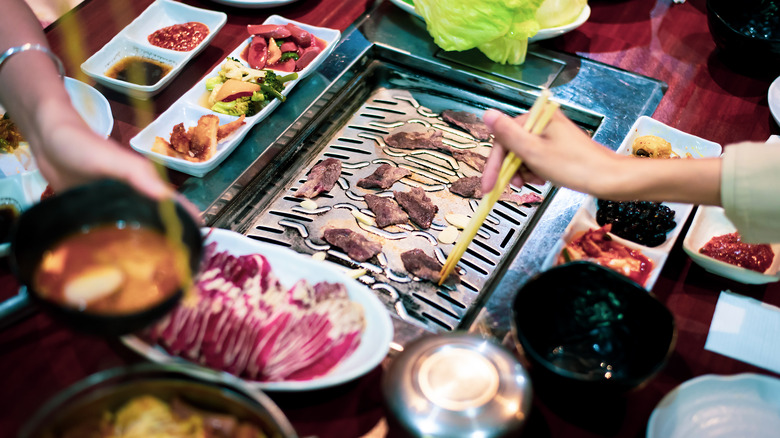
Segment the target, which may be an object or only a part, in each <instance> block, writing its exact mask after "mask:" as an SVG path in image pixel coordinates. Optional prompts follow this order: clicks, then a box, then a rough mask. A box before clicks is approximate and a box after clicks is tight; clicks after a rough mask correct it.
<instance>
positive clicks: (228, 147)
mask: <svg viewBox="0 0 780 438" xmlns="http://www.w3.org/2000/svg"><path fill="white" fill-rule="evenodd" d="M286 23H293V24H295V25H296V26H298V27H300V28H302V29H304V30H306V31H307V32H310V33H311V34H312V35H314V36H316V37H317V38H320V39H321V40H323V41H325V42H326V43H327V46H326V47H325V50H323V51H322V53H320V54H319V55H318V56H317V57H316V58H314V61H312V63H311V64H309V65H308V66H306V68H304V69H303V70H301V71H299V72H298V79H295V80H292V81H290V82H287V85H286V86H285V88H284V91H282V94H283V95H284V96H287V95H289V94H290V91H292V89H293V88H294V87H295V85H296V84H297V83H298V82H299V81H300V80H302V79H303V78H305V77H306V76H308V75H309V74H310V73H311V72H313V71H314V70H316V69H317V67H319V65H320V64H322V61H324V60H325V58H327V57H328V55H330V53H331V52H332V51H333V48H334V47H335V46H336V44H338V42H339V39H341V32H339V31H338V30H335V29H329V28H326V27H316V26H311V25H308V24H304V23H301V22H298V21H295V20H289V19H287V18H284V17H281V16H279V15H272V16H270V17H268V18H267V19H266V20H265V21H264V22H263V24H286ZM250 41H251V38H247V39H246V40H245V41H244V42H242V43H241V44H239V45H238V46H237V47H236V48H235V49H234V50H233V51H232V52H231V53H230V54H228V55H227V56H226V57H233V58H236V59H240V58H241V52H243V51H244V49H245V48H246V46H247V45H248V44H249V42H250ZM223 63H224V59H223V60H222V61H220V62H219V64H217V66H216V67H214V69H212V70H211V71H210V72H209V73H208V74H206V75H205V76H204V77H203V78H201V80H200V81H198V83H197V84H195V85H194V86H193V87H192V88H190V90H189V91H187V92H186V93H184V95H182V97H180V98H179V99H178V100H177V101H176V102H174V103H173V104H172V105H171V106H170V107H169V108H168V109H167V110H165V112H164V113H162V114H160V116H159V117H158V118H157V119H155V120H154V121H153V122H152V123H151V124H149V126H147V127H146V128H144V129H142V130H141V132H139V133H138V135H136V136H135V137H133V138H132V139H130V146H131V147H132V148H133V149H135V150H136V151H138V152H140V153H142V154H144V155H146V156H147V157H149V158H150V159H151V160H154V161H156V162H158V163H161V164H163V165H164V166H166V167H169V168H171V169H174V170H178V171H179V172H183V173H186V174H189V175H192V176H197V177H201V176H204V175H205V174H207V173H209V172H210V171H212V170H214V168H216V167H217V166H218V165H219V164H220V163H221V162H222V161H224V160H225V158H227V157H228V155H230V153H231V152H233V150H234V149H235V148H236V147H237V146H238V144H239V143H241V140H243V139H244V137H245V136H246V134H247V133H248V132H249V130H250V129H252V127H253V126H255V125H256V124H258V123H260V121H261V120H263V119H264V118H265V117H266V116H268V114H270V113H271V112H272V111H273V110H274V109H275V108H276V107H277V106H279V104H281V102H280V101H279V100H278V99H274V100H273V101H272V102H270V103H269V104H268V105H266V106H265V108H263V109H262V110H261V111H260V112H259V113H257V114H255V115H254V116H252V117H247V118H246V123H245V124H244V125H243V126H241V127H240V128H238V129H237V130H236V131H235V132H234V133H232V134H231V135H230V136H229V137H227V138H226V139H224V140H223V141H221V142H220V143H219V144H218V145H217V151H216V153H215V154H214V156H212V157H211V158H209V159H208V160H206V161H202V162H196V163H193V162H191V161H187V160H184V159H182V158H178V157H171V156H169V155H163V154H159V153H157V152H153V151H152V145H153V144H154V138H155V137H162V138H164V139H166V140H168V139H170V137H171V131H172V130H173V126H174V125H176V124H178V123H182V122H183V123H184V127H185V128H189V127H191V126H195V125H197V124H198V119H199V118H200V116H203V115H205V114H215V115H216V116H217V117H219V119H220V124H224V123H227V122H230V121H233V120H235V119H236V117H235V116H228V115H224V114H218V113H215V112H213V111H211V110H209V109H208V108H205V107H204V106H202V105H200V103H199V102H200V100H201V99H202V98H203V97H204V95H205V94H206V93H207V91H206V80H207V79H208V78H211V77H213V76H216V75H217V74H218V72H219V71H220V70H221V69H222V64H223ZM244 64H245V65H246V63H245V62H244ZM281 74H287V73H286V72H284V73H281Z"/></svg>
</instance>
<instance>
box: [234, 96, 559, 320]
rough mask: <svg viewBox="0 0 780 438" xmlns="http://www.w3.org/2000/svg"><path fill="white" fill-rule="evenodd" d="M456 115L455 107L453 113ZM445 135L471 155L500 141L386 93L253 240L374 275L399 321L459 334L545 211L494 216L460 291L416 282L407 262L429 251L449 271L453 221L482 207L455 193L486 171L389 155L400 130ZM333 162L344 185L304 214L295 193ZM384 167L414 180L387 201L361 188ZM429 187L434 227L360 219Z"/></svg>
mask: <svg viewBox="0 0 780 438" xmlns="http://www.w3.org/2000/svg"><path fill="white" fill-rule="evenodd" d="M445 109H446V108H445ZM429 129H436V130H440V131H442V133H443V137H444V143H445V144H446V145H448V146H451V147H454V148H461V149H473V150H474V151H477V152H479V153H482V154H484V155H487V154H488V153H489V149H490V147H491V143H490V142H480V141H477V140H475V139H474V138H473V137H472V136H470V135H469V134H468V133H466V132H464V131H462V130H460V129H458V128H453V127H452V126H450V125H449V124H447V123H446V122H444V121H443V120H442V119H441V117H440V116H439V114H437V113H434V112H432V111H431V110H429V109H428V108H426V107H424V106H421V105H420V104H419V103H418V102H417V100H415V98H414V97H413V95H412V94H411V93H410V92H409V91H407V90H403V89H388V88H377V89H376V90H375V91H374V92H373V93H372V94H371V95H370V96H369V97H368V99H367V100H366V101H365V102H364V103H363V105H361V106H360V108H359V109H358V111H357V112H355V113H354V114H353V115H352V116H351V118H349V120H348V121H347V123H346V124H345V125H344V126H343V127H342V128H341V130H339V131H338V132H337V133H336V134H335V135H333V136H331V137H330V138H327V139H325V141H324V142H319V147H318V149H319V150H318V151H315V152H313V153H312V156H311V160H310V161H309V163H308V165H307V166H305V167H304V168H300V169H295V170H293V171H292V172H294V173H295V176H294V177H293V178H292V179H291V180H290V181H291V183H290V184H289V185H288V187H287V189H286V190H285V191H284V192H283V193H279V194H278V195H276V197H275V198H274V199H273V200H272V201H271V203H270V205H269V206H268V207H267V208H266V209H265V210H264V211H263V212H262V213H260V214H259V215H258V216H257V217H256V218H255V219H254V222H253V223H252V225H251V227H249V229H248V231H246V234H247V235H248V236H249V237H252V238H255V239H258V240H262V241H266V242H270V243H275V244H278V245H282V246H286V247H289V248H291V249H293V250H295V251H297V252H300V253H306V254H314V253H318V252H325V253H326V257H327V259H328V260H330V261H332V262H336V263H339V264H341V265H344V266H345V267H348V268H352V269H364V270H365V274H363V275H361V276H360V277H359V278H358V280H359V281H361V282H362V283H364V284H366V285H367V286H368V287H370V288H371V289H373V290H374V291H375V292H376V293H377V294H378V296H379V297H380V299H382V300H383V302H384V303H385V304H386V306H387V308H388V309H389V310H390V312H391V314H393V315H395V316H397V317H398V318H400V319H401V320H403V321H405V322H407V323H410V324H413V325H415V326H418V327H421V328H423V329H425V330H428V331H431V332H441V331H450V330H454V329H456V328H458V327H459V324H460V323H461V321H462V320H463V318H464V317H465V316H466V315H467V314H469V312H471V311H473V310H476V309H475V307H476V306H477V304H476V303H477V301H478V300H479V298H480V294H483V293H486V291H487V286H488V285H489V283H490V281H492V280H493V279H494V278H493V277H494V275H497V274H498V271H499V269H498V268H499V267H500V265H501V263H502V262H504V261H509V260H507V259H508V258H509V257H508V255H509V254H510V253H511V250H512V248H513V246H514V245H515V244H516V243H517V242H518V241H519V240H520V239H521V238H522V236H523V233H524V232H525V231H526V228H528V224H529V222H531V221H530V219H531V218H532V217H533V215H534V214H535V213H536V211H537V209H538V206H534V205H529V204H523V205H517V204H511V203H507V202H499V203H497V204H496V206H495V207H494V209H493V211H492V212H491V214H490V216H489V217H488V219H487V220H486V221H485V223H484V225H483V226H482V227H481V228H480V230H479V233H478V235H477V237H476V238H475V239H474V241H473V243H472V244H471V246H470V247H469V249H468V250H467V252H466V254H465V255H464V256H463V258H462V260H461V262H460V263H459V265H458V267H457V269H456V272H457V273H458V274H459V275H460V284H458V285H456V286H454V287H445V286H443V287H439V286H437V285H435V284H434V283H432V282H430V281H426V280H421V279H419V278H416V277H413V276H411V275H410V274H408V273H407V272H406V271H405V269H404V267H403V264H402V263H401V259H400V254H401V253H402V252H404V251H407V250H410V249H414V248H419V249H422V250H423V251H424V252H425V253H426V254H428V255H430V256H433V257H435V258H436V259H438V260H439V262H440V263H444V261H445V259H446V257H447V254H449V251H450V250H451V249H452V247H453V244H443V243H441V242H440V241H439V240H438V239H437V237H438V235H439V233H440V232H441V231H442V230H443V229H444V228H445V227H446V226H447V225H448V223H447V222H446V219H445V216H446V215H448V214H450V213H458V214H464V215H467V216H471V215H472V213H473V211H474V210H475V209H476V207H477V202H478V201H476V200H473V199H466V198H463V197H460V196H458V195H455V194H453V193H451V192H450V191H449V190H448V186H449V184H450V183H452V182H453V181H455V180H457V179H458V178H461V177H464V176H476V175H479V172H478V171H477V170H475V169H473V168H471V167H469V166H468V165H466V164H464V163H461V162H458V161H456V160H455V159H454V158H453V157H452V156H450V155H449V154H446V153H443V152H439V151H430V150H399V149H394V148H391V147H388V146H387V145H386V144H385V142H384V138H385V137H386V136H387V135H389V134H391V133H394V132H398V130H415V131H420V130H423V131H424V130H429ZM325 158H336V159H339V160H341V162H342V173H341V177H340V178H339V180H338V182H337V184H336V186H335V187H334V188H333V189H332V190H331V191H330V192H329V193H323V194H320V195H319V196H318V197H317V198H316V199H315V202H316V203H317V207H316V209H313V210H312V209H307V208H304V207H302V206H301V204H300V203H301V200H302V199H301V198H296V197H295V196H294V195H295V191H296V189H297V187H299V186H300V184H302V183H303V182H304V181H305V180H306V175H307V173H308V172H309V170H310V169H311V167H312V166H313V165H315V164H316V163H318V162H320V161H321V160H323V159H325ZM382 163H388V164H390V165H393V166H400V167H404V168H406V169H409V170H410V171H412V176H411V177H408V178H404V179H402V180H401V181H398V182H396V183H395V185H394V186H393V187H392V188H391V189H389V190H386V191H380V192H377V191H376V190H371V189H362V188H360V187H357V184H356V183H357V181H358V180H359V179H361V178H365V177H367V176H368V175H370V174H371V173H373V171H374V170H375V169H376V167H377V166H379V165H380V164H382ZM412 187H421V188H423V189H424V190H425V192H426V194H427V196H428V197H429V198H431V199H432V201H433V203H434V204H435V205H437V206H438V207H439V211H438V213H437V214H436V218H435V219H434V221H433V225H432V226H431V228H430V229H428V230H423V229H420V228H419V227H417V226H416V225H414V224H413V223H412V222H409V223H408V224H406V225H391V226H388V227H386V228H385V229H379V228H376V227H374V226H370V225H366V224H365V223H364V222H361V221H359V220H357V219H356V217H355V215H354V214H353V211H356V212H361V213H364V214H367V215H369V216H373V213H372V212H371V211H370V210H369V209H368V207H367V205H366V203H365V201H364V200H363V195H365V194H366V193H375V194H378V195H379V196H390V197H392V196H393V194H392V190H397V191H408V190H410V189H411V188H412ZM549 189H550V186H549V185H545V186H524V187H521V188H517V187H512V190H513V191H514V192H516V193H521V194H522V193H530V192H534V193H536V194H539V195H541V196H546V195H547V193H548V192H549ZM326 227H335V228H349V229H352V230H353V231H357V232H359V233H360V234H362V235H364V236H365V237H368V238H370V239H372V240H375V241H377V242H380V243H381V244H382V252H381V253H380V254H379V255H378V256H376V257H375V258H372V259H371V260H369V261H367V262H363V263H360V262H357V261H354V260H352V259H350V258H349V256H347V255H346V254H345V253H343V252H341V251H340V250H338V249H337V248H332V247H331V246H330V245H328V244H327V243H326V242H325V241H324V240H323V239H322V233H323V231H324V229H325V228H326Z"/></svg>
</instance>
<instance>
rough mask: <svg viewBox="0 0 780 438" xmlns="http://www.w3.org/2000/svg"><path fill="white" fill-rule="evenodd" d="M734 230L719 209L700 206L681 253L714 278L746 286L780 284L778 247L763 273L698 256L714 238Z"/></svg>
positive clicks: (779, 254)
mask: <svg viewBox="0 0 780 438" xmlns="http://www.w3.org/2000/svg"><path fill="white" fill-rule="evenodd" d="M735 231H737V228H736V227H735V226H734V224H732V223H731V221H729V219H728V218H727V217H726V214H725V213H724V212H723V208H721V207H712V206H707V207H705V206H700V207H699V210H698V211H697V212H696V214H695V215H694V216H693V222H691V227H690V228H689V229H688V233H687V234H686V235H685V239H684V240H683V250H685V253H686V254H688V256H689V257H690V258H691V259H692V260H693V261H694V262H695V263H696V264H698V265H699V266H701V267H702V268H704V269H706V270H707V271H708V272H711V273H713V274H715V275H720V276H721V277H726V278H729V279H731V280H735V281H739V282H740V283H745V284H764V283H773V282H775V281H780V274H778V270H780V244H772V245H770V246H771V247H772V251H774V253H775V259H774V261H772V265H771V266H770V267H769V269H767V270H766V272H764V273H761V272H756V271H752V270H750V269H745V268H740V267H739V266H736V265H732V264H731V263H726V262H722V261H720V260H716V259H714V258H712V257H708V256H706V255H704V254H701V253H699V249H700V248H701V247H702V246H704V245H706V244H707V242H709V241H710V239H712V238H713V237H715V236H722V235H724V234H729V233H733V232H735Z"/></svg>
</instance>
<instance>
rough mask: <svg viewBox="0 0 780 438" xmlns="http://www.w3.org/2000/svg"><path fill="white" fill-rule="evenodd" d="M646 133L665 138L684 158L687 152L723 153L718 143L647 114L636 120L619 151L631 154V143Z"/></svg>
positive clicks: (706, 155)
mask: <svg viewBox="0 0 780 438" xmlns="http://www.w3.org/2000/svg"><path fill="white" fill-rule="evenodd" d="M644 135H655V136H657V137H661V138H663V139H664V140H666V141H668V142H669V143H671V144H672V151H673V152H675V153H676V154H677V155H679V156H680V157H683V158H684V157H686V156H687V154H690V156H691V158H715V157H719V156H720V154H721V153H723V147H722V146H721V145H719V144H718V143H715V142H713V141H709V140H705V139H703V138H701V137H697V136H695V135H693V134H688V133H687V132H683V131H680V130H679V129H676V128H672V127H671V126H669V125H666V124H664V123H661V122H659V121H658V120H655V119H653V118H652V117H647V116H641V117H639V118H638V119H637V120H636V122H634V125H633V126H631V129H630V130H629V131H628V135H626V137H625V138H624V139H623V143H621V144H620V147H619V148H618V149H617V153H618V154H623V155H631V145H632V144H633V143H634V140H636V138H637V137H641V136H644Z"/></svg>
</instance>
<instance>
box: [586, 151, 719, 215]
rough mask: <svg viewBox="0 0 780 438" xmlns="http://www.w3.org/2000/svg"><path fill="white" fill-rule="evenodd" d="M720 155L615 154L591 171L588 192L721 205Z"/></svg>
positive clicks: (622, 198) (620, 197)
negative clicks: (605, 164) (653, 156)
mask: <svg viewBox="0 0 780 438" xmlns="http://www.w3.org/2000/svg"><path fill="white" fill-rule="evenodd" d="M721 166H722V162H721V159H720V158H680V159H666V160H664V159H648V158H635V157H622V156H617V157H616V159H615V160H611V161H610V164H609V165H608V167H607V168H605V169H602V171H601V173H600V175H601V176H599V173H595V174H594V178H593V179H592V183H591V187H590V188H589V190H588V191H589V192H590V193H592V194H593V195H594V196H597V197H599V198H604V199H610V200H614V201H627V200H644V201H658V202H661V201H667V202H685V203H691V204H705V205H721V193H720V179H721Z"/></svg>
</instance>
